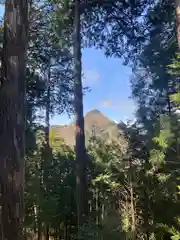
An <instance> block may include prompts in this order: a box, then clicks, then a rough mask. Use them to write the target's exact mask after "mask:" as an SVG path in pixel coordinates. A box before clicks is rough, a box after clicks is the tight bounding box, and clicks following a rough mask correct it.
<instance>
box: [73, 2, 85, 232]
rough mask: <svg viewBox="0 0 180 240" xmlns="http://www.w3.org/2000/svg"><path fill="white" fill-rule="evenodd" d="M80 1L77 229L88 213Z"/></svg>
mask: <svg viewBox="0 0 180 240" xmlns="http://www.w3.org/2000/svg"><path fill="white" fill-rule="evenodd" d="M79 6H80V0H75V20H74V68H75V76H74V78H75V82H74V110H75V122H76V126H75V128H76V129H75V142H76V148H75V150H76V166H77V168H76V171H77V173H76V174H77V175H76V186H77V215H78V226H79V228H80V227H81V226H82V225H83V223H84V220H85V218H86V216H87V212H88V203H87V194H86V190H87V189H86V185H87V184H86V149H85V135H84V116H83V93H82V79H81V68H82V64H81V33H80V31H81V27H80V11H79Z"/></svg>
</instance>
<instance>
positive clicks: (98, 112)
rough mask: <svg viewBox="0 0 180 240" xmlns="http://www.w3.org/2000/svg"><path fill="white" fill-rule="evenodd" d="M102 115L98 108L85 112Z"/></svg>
mask: <svg viewBox="0 0 180 240" xmlns="http://www.w3.org/2000/svg"><path fill="white" fill-rule="evenodd" d="M91 114H92V115H99V114H100V115H103V114H102V113H101V112H100V111H99V110H98V109H93V110H90V111H89V112H87V113H86V116H87V115H91Z"/></svg>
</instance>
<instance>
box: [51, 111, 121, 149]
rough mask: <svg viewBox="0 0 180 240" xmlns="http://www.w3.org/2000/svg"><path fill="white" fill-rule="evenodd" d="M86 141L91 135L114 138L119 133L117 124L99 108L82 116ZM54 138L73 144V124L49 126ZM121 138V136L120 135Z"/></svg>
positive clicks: (117, 136)
mask: <svg viewBox="0 0 180 240" xmlns="http://www.w3.org/2000/svg"><path fill="white" fill-rule="evenodd" d="M84 123H85V136H86V143H87V142H88V140H89V138H90V137H91V136H93V135H95V136H97V137H101V138H103V139H104V140H105V139H108V140H116V139H117V138H119V136H120V135H122V134H121V132H120V130H119V128H118V125H117V124H116V123H115V122H113V121H112V120H110V119H109V118H108V117H106V116H105V115H103V114H102V113H101V112H100V111H99V110H97V109H94V110H92V111H90V112H88V113H87V114H86V115H85V117H84ZM51 131H52V132H53V135H54V138H55V139H64V141H65V142H66V143H67V144H68V145H70V146H74V145H75V125H74V122H73V123H72V124H70V125H56V126H51ZM121 138H122V137H121Z"/></svg>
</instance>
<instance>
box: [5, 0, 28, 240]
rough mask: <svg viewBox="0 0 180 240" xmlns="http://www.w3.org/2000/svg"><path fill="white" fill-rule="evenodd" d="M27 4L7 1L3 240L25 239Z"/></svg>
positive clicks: (12, 0)
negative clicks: (23, 231)
mask: <svg viewBox="0 0 180 240" xmlns="http://www.w3.org/2000/svg"><path fill="white" fill-rule="evenodd" d="M27 45H28V2H27V0H21V1H17V0H6V2H5V16H4V41H3V52H2V75H1V82H0V146H1V147H0V183H1V187H2V198H1V200H2V201H1V202H2V215H1V220H2V235H3V237H2V239H6V240H19V239H22V230H23V192H24V189H23V186H24V155H25V153H24V152H25V121H26V119H25V97H26V81H25V79H26V73H25V69H26V59H25V58H26V51H27Z"/></svg>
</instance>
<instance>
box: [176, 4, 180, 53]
mask: <svg viewBox="0 0 180 240" xmlns="http://www.w3.org/2000/svg"><path fill="white" fill-rule="evenodd" d="M175 7H176V28H177V41H178V48H179V50H180V0H175Z"/></svg>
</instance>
